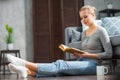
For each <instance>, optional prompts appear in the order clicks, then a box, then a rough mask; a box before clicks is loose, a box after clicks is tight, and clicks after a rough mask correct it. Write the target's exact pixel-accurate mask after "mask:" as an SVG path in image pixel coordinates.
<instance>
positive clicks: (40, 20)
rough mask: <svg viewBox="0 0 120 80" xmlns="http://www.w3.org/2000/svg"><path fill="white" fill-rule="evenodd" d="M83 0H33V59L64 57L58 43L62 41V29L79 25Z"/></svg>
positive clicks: (46, 60)
mask: <svg viewBox="0 0 120 80" xmlns="http://www.w3.org/2000/svg"><path fill="white" fill-rule="evenodd" d="M83 3H84V2H83V0H33V30H34V61H35V62H52V61H55V60H57V59H64V56H65V55H64V54H63V53H62V51H61V50H60V49H59V48H58V45H59V44H61V43H64V29H65V28H66V27H68V26H80V18H79V14H78V13H79V8H80V7H81V6H82V5H83Z"/></svg>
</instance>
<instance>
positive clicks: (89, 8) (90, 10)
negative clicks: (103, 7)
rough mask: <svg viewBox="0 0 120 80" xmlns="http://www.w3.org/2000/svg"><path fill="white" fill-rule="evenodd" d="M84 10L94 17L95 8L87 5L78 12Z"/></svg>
mask: <svg viewBox="0 0 120 80" xmlns="http://www.w3.org/2000/svg"><path fill="white" fill-rule="evenodd" d="M85 9H88V10H89V13H92V14H94V15H95V14H96V8H95V7H93V6H89V5H85V6H83V7H82V8H81V9H80V11H79V12H81V11H83V10H85Z"/></svg>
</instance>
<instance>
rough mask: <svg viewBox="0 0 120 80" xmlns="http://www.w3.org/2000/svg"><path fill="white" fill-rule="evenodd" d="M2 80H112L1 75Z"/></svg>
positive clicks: (102, 77)
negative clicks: (25, 77) (22, 77)
mask: <svg viewBox="0 0 120 80" xmlns="http://www.w3.org/2000/svg"><path fill="white" fill-rule="evenodd" d="M0 80H112V79H110V77H109V76H108V75H106V76H96V75H94V76H93V75H91V76H62V77H44V78H35V77H28V78H27V79H21V78H19V77H18V76H17V75H16V74H7V75H0Z"/></svg>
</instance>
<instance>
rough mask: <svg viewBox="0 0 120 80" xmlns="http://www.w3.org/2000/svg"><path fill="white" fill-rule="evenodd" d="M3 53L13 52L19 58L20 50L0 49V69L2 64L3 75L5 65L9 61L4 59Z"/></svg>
mask: <svg viewBox="0 0 120 80" xmlns="http://www.w3.org/2000/svg"><path fill="white" fill-rule="evenodd" d="M5 54H15V56H16V57H19V58H21V55H20V50H1V51H0V71H1V66H2V65H3V74H4V75H5V65H7V64H8V63H9V62H6V61H5Z"/></svg>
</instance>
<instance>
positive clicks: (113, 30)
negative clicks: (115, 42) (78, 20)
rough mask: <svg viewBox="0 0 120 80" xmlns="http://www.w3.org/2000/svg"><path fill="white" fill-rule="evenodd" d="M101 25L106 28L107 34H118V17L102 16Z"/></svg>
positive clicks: (119, 26)
mask: <svg viewBox="0 0 120 80" xmlns="http://www.w3.org/2000/svg"><path fill="white" fill-rule="evenodd" d="M101 20H102V26H103V27H104V28H105V29H106V30H107V32H108V34H109V36H114V35H118V34H120V17H106V18H102V19H101Z"/></svg>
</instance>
